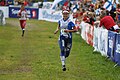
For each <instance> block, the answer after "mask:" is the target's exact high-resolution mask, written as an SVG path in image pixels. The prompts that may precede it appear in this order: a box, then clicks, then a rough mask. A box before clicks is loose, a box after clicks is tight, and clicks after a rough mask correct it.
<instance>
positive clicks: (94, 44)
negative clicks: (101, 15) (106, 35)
mask: <svg viewBox="0 0 120 80" xmlns="http://www.w3.org/2000/svg"><path fill="white" fill-rule="evenodd" d="M99 30H100V28H99V27H97V26H94V34H93V47H94V51H98V52H99V48H98V38H99V37H98V35H99Z"/></svg>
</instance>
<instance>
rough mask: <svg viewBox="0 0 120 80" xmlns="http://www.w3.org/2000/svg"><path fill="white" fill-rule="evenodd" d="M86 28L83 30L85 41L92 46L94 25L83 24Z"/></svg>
mask: <svg viewBox="0 0 120 80" xmlns="http://www.w3.org/2000/svg"><path fill="white" fill-rule="evenodd" d="M85 27H86V30H85V35H86V42H87V43H88V44H90V45H91V46H93V30H94V27H93V26H92V25H90V24H86V25H85Z"/></svg>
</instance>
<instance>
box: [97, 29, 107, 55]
mask: <svg viewBox="0 0 120 80" xmlns="http://www.w3.org/2000/svg"><path fill="white" fill-rule="evenodd" d="M107 43H108V30H106V29H103V28H102V27H101V28H99V34H98V50H99V51H100V53H101V55H102V56H107Z"/></svg>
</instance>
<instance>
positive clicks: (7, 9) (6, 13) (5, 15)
mask: <svg viewBox="0 0 120 80" xmlns="http://www.w3.org/2000/svg"><path fill="white" fill-rule="evenodd" d="M0 10H2V11H3V13H4V17H5V18H9V12H8V11H9V8H8V7H6V6H0Z"/></svg>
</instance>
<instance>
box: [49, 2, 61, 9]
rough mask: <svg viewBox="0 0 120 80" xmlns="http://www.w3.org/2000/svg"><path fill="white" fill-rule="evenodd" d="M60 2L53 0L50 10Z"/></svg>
mask: <svg viewBox="0 0 120 80" xmlns="http://www.w3.org/2000/svg"><path fill="white" fill-rule="evenodd" d="M60 1H62V0H54V2H53V4H52V7H51V9H53V8H54V6H55V5H57V4H58V3H59V2H60Z"/></svg>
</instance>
